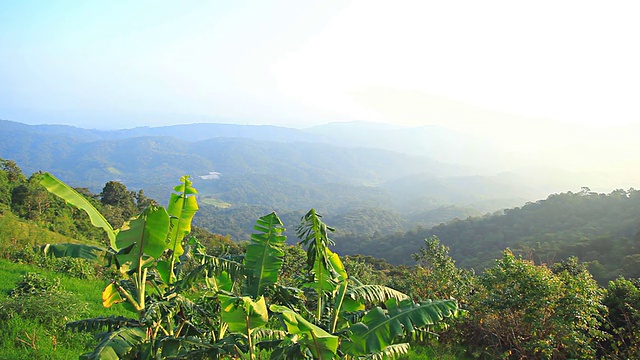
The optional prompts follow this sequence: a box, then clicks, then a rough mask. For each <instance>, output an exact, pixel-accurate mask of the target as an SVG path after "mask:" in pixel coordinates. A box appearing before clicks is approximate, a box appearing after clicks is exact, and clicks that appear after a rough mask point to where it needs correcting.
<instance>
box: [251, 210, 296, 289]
mask: <svg viewBox="0 0 640 360" xmlns="http://www.w3.org/2000/svg"><path fill="white" fill-rule="evenodd" d="M254 229H255V230H257V231H259V233H254V234H251V243H250V244H249V246H248V247H247V252H246V254H245V256H244V261H243V263H244V267H245V269H247V287H246V295H249V296H251V297H254V298H256V297H258V296H260V295H262V294H264V292H265V290H266V289H267V288H268V287H269V286H271V285H273V284H275V283H276V282H277V281H278V275H279V273H280V269H281V268H282V263H283V258H284V246H285V245H286V241H287V237H286V236H284V235H282V232H283V231H284V228H283V224H282V221H280V218H278V215H276V213H275V212H272V213H271V214H269V215H265V216H263V217H261V218H259V219H258V220H257V222H256V225H255V226H254Z"/></svg>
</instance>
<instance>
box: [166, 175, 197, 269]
mask: <svg viewBox="0 0 640 360" xmlns="http://www.w3.org/2000/svg"><path fill="white" fill-rule="evenodd" d="M180 182H181V184H180V185H178V186H176V187H175V188H174V190H175V191H176V192H178V194H171V198H170V199H169V206H168V208H167V211H168V212H169V215H170V216H171V230H170V232H169V244H168V246H167V248H168V249H171V250H172V254H173V258H174V259H178V258H179V257H180V256H181V255H182V254H184V249H183V248H182V239H184V237H185V236H186V235H187V234H189V233H190V232H191V221H192V220H193V216H194V215H195V214H196V212H197V211H198V201H197V200H196V197H195V196H194V195H195V194H197V193H198V191H197V190H196V189H194V188H193V187H192V186H191V185H192V182H191V181H190V180H189V177H188V176H183V177H181V178H180Z"/></svg>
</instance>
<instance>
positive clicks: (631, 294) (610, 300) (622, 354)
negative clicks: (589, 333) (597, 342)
mask: <svg viewBox="0 0 640 360" xmlns="http://www.w3.org/2000/svg"><path fill="white" fill-rule="evenodd" d="M603 304H604V305H605V306H606V307H607V308H608V309H609V314H608V316H607V323H606V326H605V327H604V329H605V331H607V332H608V333H609V334H610V335H611V337H610V339H607V341H605V342H604V344H603V345H604V347H605V351H606V354H607V355H608V356H610V357H611V358H613V359H637V358H640V348H639V347H638V346H637V345H638V344H640V280H639V279H635V280H634V281H631V280H627V279H624V278H619V279H616V280H614V281H611V282H609V286H608V287H607V292H606V295H605V297H604V299H603Z"/></svg>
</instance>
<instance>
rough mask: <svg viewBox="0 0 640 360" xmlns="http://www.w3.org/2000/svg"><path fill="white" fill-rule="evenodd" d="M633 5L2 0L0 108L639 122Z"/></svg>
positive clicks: (5, 114) (252, 118)
mask: <svg viewBox="0 0 640 360" xmlns="http://www.w3.org/2000/svg"><path fill="white" fill-rule="evenodd" d="M638 14H640V3H639V2H637V1H606V2H605V1H560V0H555V1H540V0H537V1H526V2H525V1H512V0H510V1H427V0H423V1H373V0H365V1H346V0H345V1H327V0H323V1H298V0H292V1H237V0H234V1H158V0H154V1H115V0H111V1H78V0H69V1H63V0H56V1H48V0H46V1H45V0H43V1H29V0H21V1H9V0H0V119H7V120H14V121H20V122H26V123H31V124H35V123H63V124H72V125H81V126H85V127H94V128H113V127H133V126H140V125H151V126H153V125H164V124H173V123H192V122H207V121H209V122H238V123H251V124H265V123H270V124H277V125H287V126H297V127H305V126H310V125H315V124H320V123H326V122H332V121H347V120H364V121H376V122H390V123H396V124H402V125H429V124H437V125H448V126H451V127H454V128H463V127H469V128H477V129H481V128H484V129H485V130H492V129H494V127H500V126H504V125H505V122H507V123H508V122H512V123H511V124H509V125H510V126H521V125H522V126H525V125H523V124H525V123H527V124H528V125H532V124H534V123H543V122H544V121H542V120H541V119H540V118H549V119H554V120H559V121H562V122H565V123H568V124H570V126H585V127H590V126H604V125H605V124H613V125H617V124H630V123H640V106H639V105H640V101H639V99H640V48H639V46H638V36H639V35H640V21H638ZM494 111H495V112H499V113H510V114H516V115H523V116H526V117H518V118H514V117H508V116H507V117H504V118H500V116H497V117H494V116H492V115H491V114H494V113H493V112H494ZM519 122H522V123H519Z"/></svg>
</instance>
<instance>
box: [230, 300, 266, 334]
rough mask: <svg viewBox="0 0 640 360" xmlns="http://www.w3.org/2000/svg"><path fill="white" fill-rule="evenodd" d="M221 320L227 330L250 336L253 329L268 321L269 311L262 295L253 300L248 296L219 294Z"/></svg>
mask: <svg viewBox="0 0 640 360" xmlns="http://www.w3.org/2000/svg"><path fill="white" fill-rule="evenodd" d="M218 298H219V299H220V306H221V310H222V321H224V322H226V323H227V324H228V325H229V330H231V331H233V332H238V333H241V334H245V335H247V336H250V335H251V333H252V332H253V330H255V329H257V328H260V327H263V326H264V325H266V324H267V321H269V312H268V311H267V304H266V302H265V301H264V297H262V296H261V297H260V298H258V300H256V301H253V300H252V299H251V298H250V297H248V296H243V297H238V296H228V295H223V294H220V295H218Z"/></svg>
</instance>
